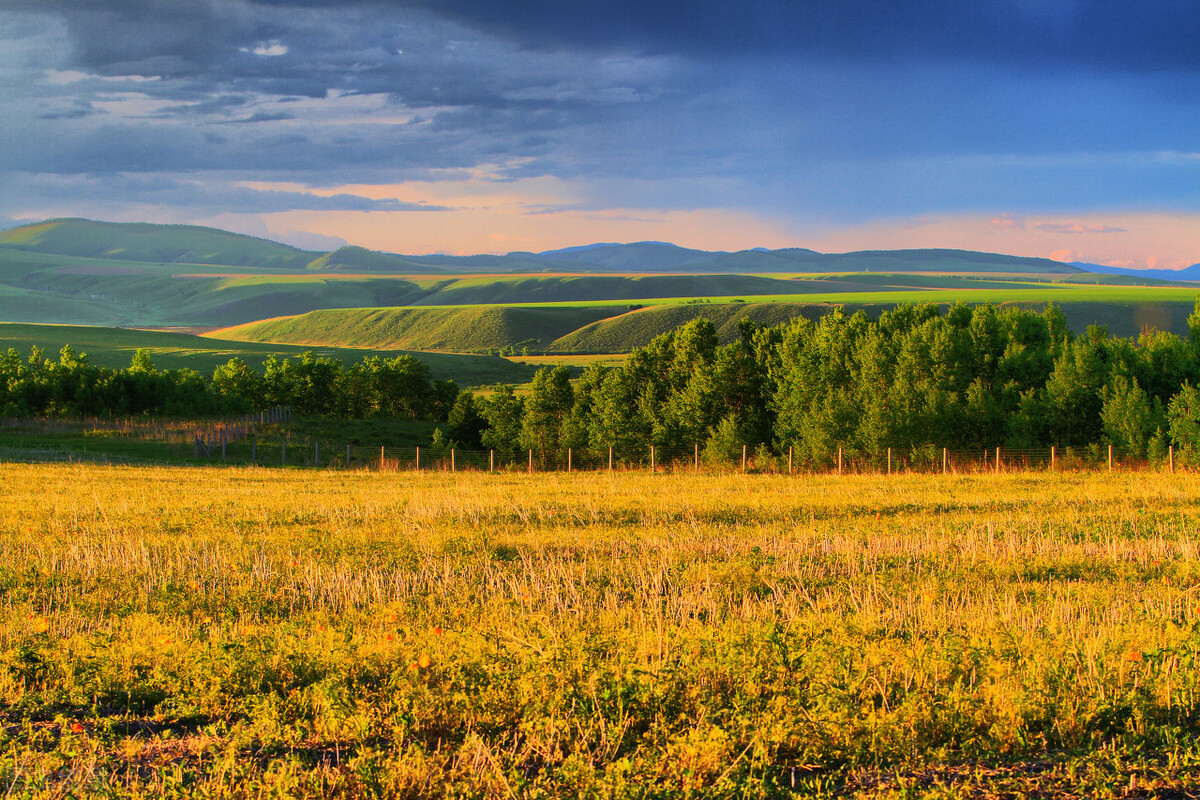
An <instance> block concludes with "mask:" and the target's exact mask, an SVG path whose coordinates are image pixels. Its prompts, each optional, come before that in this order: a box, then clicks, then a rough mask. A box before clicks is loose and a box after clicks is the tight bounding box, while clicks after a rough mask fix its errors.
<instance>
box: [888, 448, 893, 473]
mask: <svg viewBox="0 0 1200 800" xmlns="http://www.w3.org/2000/svg"><path fill="white" fill-rule="evenodd" d="M887 474H888V475H891V474H892V448H890V447H889V448H888V472H887Z"/></svg>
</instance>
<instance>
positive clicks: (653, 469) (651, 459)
mask: <svg viewBox="0 0 1200 800" xmlns="http://www.w3.org/2000/svg"><path fill="white" fill-rule="evenodd" d="M654 455H655V454H654V445H650V471H651V472H657V469H656V468H655V459H654Z"/></svg>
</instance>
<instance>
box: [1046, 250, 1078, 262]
mask: <svg viewBox="0 0 1200 800" xmlns="http://www.w3.org/2000/svg"><path fill="white" fill-rule="evenodd" d="M1050 260H1052V261H1064V262H1066V261H1072V260H1073V259H1072V258H1071V251H1070V250H1055V251H1054V252H1053V253H1051V254H1050Z"/></svg>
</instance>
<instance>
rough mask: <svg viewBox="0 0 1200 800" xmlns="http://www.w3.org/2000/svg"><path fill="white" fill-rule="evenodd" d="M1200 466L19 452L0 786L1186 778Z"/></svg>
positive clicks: (457, 788)
mask: <svg viewBox="0 0 1200 800" xmlns="http://www.w3.org/2000/svg"><path fill="white" fill-rule="evenodd" d="M1196 489H1197V481H1196V478H1195V476H1193V475H1184V474H1179V475H1167V474H1157V473H1115V474H1087V473H1083V474H1051V473H1015V474H1006V475H998V476H997V475H974V476H892V477H888V476H849V477H841V478H839V477H833V476H829V477H804V478H788V477H786V476H761V475H721V476H691V475H646V474H639V473H616V474H574V475H562V474H551V475H534V476H527V475H519V474H516V475H514V474H505V475H487V474H458V475H450V474H446V473H428V474H412V473H401V474H394V473H391V474H389V473H382V474H381V473H347V472H317V473H300V472H290V471H276V470H264V469H236V470H230V469H211V470H210V469H195V468H192V469H185V468H179V469H173V468H162V467H157V468H139V467H100V466H89V465H3V466H0V490H2V491H3V496H4V503H3V505H2V506H0V565H2V566H0V598H2V602H0V707H2V708H3V720H2V721H3V732H2V734H0V752H2V753H3V755H0V779H2V780H3V781H4V784H5V786H6V787H7V788H8V789H9V791H10V792H15V793H18V794H26V795H32V796H63V795H66V794H70V793H73V794H76V795H78V794H88V793H93V792H95V793H107V794H112V795H118V796H163V795H195V794H207V795H211V796H222V795H230V796H234V795H237V796H246V795H254V796H268V795H280V794H283V795H314V796H315V795H322V796H330V795H334V796H352V797H358V796H412V797H425V796H456V797H459V796H461V797H469V796H517V795H519V796H551V797H575V796H606V797H607V796H639V797H641V796H663V797H674V796H681V795H690V796H749V797H776V796H790V795H792V794H793V793H795V794H799V795H802V796H822V795H834V794H847V793H855V794H860V795H863V796H881V797H892V796H895V797H900V796H906V797H907V796H939V797H960V796H961V797H991V796H1026V795H1030V794H1033V795H1039V796H1047V797H1068V796H1113V797H1134V796H1147V797H1150V796H1154V797H1170V796H1174V797H1187V796H1192V795H1191V794H1189V792H1195V791H1197V789H1198V788H1200V772H1197V759H1198V758H1200V748H1198V746H1197V745H1196V743H1195V737H1196V734H1197V732H1198V730H1200V721H1198V719H1197V708H1198V704H1200V658H1198V653H1200V624H1198V623H1200V596H1198V595H1197V592H1198V591H1200V590H1198V587H1200V554H1198V552H1197V546H1198V545H1197V516H1196V499H1195V493H1196Z"/></svg>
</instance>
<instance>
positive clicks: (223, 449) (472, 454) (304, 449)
mask: <svg viewBox="0 0 1200 800" xmlns="http://www.w3.org/2000/svg"><path fill="white" fill-rule="evenodd" d="M195 457H196V458H197V459H200V460H208V461H211V460H214V459H219V460H220V461H222V462H224V463H235V464H246V465H257V466H283V467H317V468H330V469H371V470H383V471H389V470H390V471H399V470H441V471H447V472H460V471H486V472H529V473H534V472H596V471H606V470H608V471H616V470H624V471H630V470H644V471H652V472H746V473H750V472H753V473H774V474H792V475H795V474H858V473H883V474H900V473H914V472H917V473H980V472H1004V471H1024V470H1033V469H1049V470H1085V469H1107V470H1117V469H1166V470H1170V471H1175V470H1176V469H1177V468H1180V469H1182V468H1183V467H1184V466H1185V465H1184V464H1183V463H1182V461H1180V460H1179V459H1177V458H1176V453H1175V449H1174V447H1168V448H1166V449H1165V450H1164V451H1163V452H1162V453H1152V454H1147V453H1141V452H1134V451H1130V450H1126V449H1122V448H1116V447H1113V446H1111V445H1107V446H1106V445H1091V446H1088V447H1068V448H1059V447H1047V448H1031V449H1006V448H1001V447H995V448H988V449H975V450H962V449H953V450H952V449H950V448H931V447H922V448H918V449H916V450H901V449H899V448H886V449H885V450H883V451H881V452H879V453H875V454H864V453H861V452H855V451H850V450H848V449H845V448H837V449H836V450H834V451H832V452H831V453H829V454H828V455H827V456H825V457H823V458H801V457H799V456H798V455H797V454H796V452H795V450H794V449H793V448H789V449H788V450H786V451H784V452H772V451H769V450H768V449H767V448H765V447H761V446H759V447H754V448H752V447H751V446H750V445H743V446H742V448H741V451H740V452H738V451H737V450H736V448H735V449H734V450H733V451H732V452H730V451H728V450H726V451H724V452H713V451H712V450H706V449H703V448H701V447H700V446H699V445H695V446H693V447H692V448H678V447H676V448H661V447H655V446H648V447H642V448H599V449H597V448H589V449H586V450H576V449H573V448H567V449H564V450H561V451H553V452H550V451H544V450H538V449H532V450H531V449H523V450H509V451H497V450H470V449H463V448H457V447H455V448H435V447H387V446H374V445H361V444H340V443H337V442H331V441H325V440H320V439H314V438H312V437H290V436H287V435H274V436H257V435H253V434H251V435H246V436H242V437H240V438H232V437H229V438H222V439H220V448H219V450H217V449H213V448H207V449H204V448H201V449H199V450H197V451H196V456H195Z"/></svg>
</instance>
